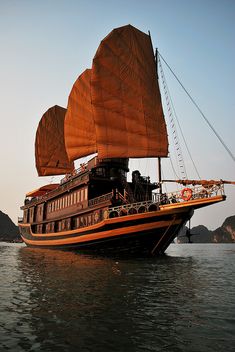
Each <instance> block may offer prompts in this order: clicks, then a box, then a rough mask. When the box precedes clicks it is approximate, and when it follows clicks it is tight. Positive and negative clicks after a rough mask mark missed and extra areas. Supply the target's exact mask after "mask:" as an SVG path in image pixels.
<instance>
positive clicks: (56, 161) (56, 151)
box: [35, 105, 74, 176]
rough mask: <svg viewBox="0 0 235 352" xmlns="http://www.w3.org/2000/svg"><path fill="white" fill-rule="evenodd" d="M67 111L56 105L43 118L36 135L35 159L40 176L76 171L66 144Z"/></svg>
mask: <svg viewBox="0 0 235 352" xmlns="http://www.w3.org/2000/svg"><path fill="white" fill-rule="evenodd" d="M65 113H66V109H64V108H62V107H60V106H58V105H55V106H53V107H51V108H50V109H48V110H47V112H46V113H45V114H44V115H43V116H42V118H41V120H40V122H39V125H38V128H37V133H36V140H35V158H36V168H37V171H38V175H39V176H48V175H61V174H65V173H71V172H72V171H73V169H74V164H73V162H70V161H69V159H68V156H67V152H66V149H65V144H64V118H65Z"/></svg>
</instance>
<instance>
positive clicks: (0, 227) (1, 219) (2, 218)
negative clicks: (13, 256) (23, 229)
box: [0, 210, 22, 242]
mask: <svg viewBox="0 0 235 352" xmlns="http://www.w3.org/2000/svg"><path fill="white" fill-rule="evenodd" d="M0 241H3V242H22V240H21V237H20V232H19V229H18V226H16V225H15V224H14V222H13V221H12V220H11V219H10V218H9V216H8V215H7V214H4V213H3V212H2V211H1V210H0Z"/></svg>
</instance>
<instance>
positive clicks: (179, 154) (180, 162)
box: [156, 51, 188, 179]
mask: <svg viewBox="0 0 235 352" xmlns="http://www.w3.org/2000/svg"><path fill="white" fill-rule="evenodd" d="M157 53H158V52H157V51H156V56H157V59H158V64H159V68H160V73H161V78H162V84H163V90H164V94H165V99H166V105H167V112H168V115H169V120H170V126H171V130H172V135H173V142H174V145H175V151H176V155H177V161H178V169H179V171H180V173H181V175H182V179H186V178H188V177H187V173H186V168H185V164H184V159H183V154H182V151H181V147H180V143H179V138H178V134H177V129H176V124H175V121H174V114H173V113H172V108H171V107H173V111H174V112H175V110H174V106H173V102H172V99H171V96H170V92H169V89H168V86H167V84H166V80H165V75H164V72H163V68H162V64H161V61H160V59H159V56H158V55H157ZM177 122H178V121H177ZM181 133H182V131H181Z"/></svg>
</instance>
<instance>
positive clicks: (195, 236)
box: [177, 215, 235, 243]
mask: <svg viewBox="0 0 235 352" xmlns="http://www.w3.org/2000/svg"><path fill="white" fill-rule="evenodd" d="M187 231H188V228H187V227H186V226H185V228H184V229H183V230H182V231H181V232H180V235H179V236H178V237H177V243H188V242H189V240H188V237H187V236H186V235H187ZM190 241H191V242H192V243H235V215H233V216H229V217H228V218H226V219H225V221H224V222H223V224H222V226H220V227H218V228H217V229H216V230H214V231H210V230H208V228H207V227H205V226H203V225H198V226H195V227H193V228H192V229H191V230H190Z"/></svg>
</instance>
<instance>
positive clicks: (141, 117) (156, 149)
mask: <svg viewBox="0 0 235 352" xmlns="http://www.w3.org/2000/svg"><path fill="white" fill-rule="evenodd" d="M91 98H92V106H93V114H94V121H95V129H96V138H97V147H98V156H99V158H120V157H121V158H125V157H132V158H135V157H166V156H167V155H168V138H167V130H166V124H165V120H164V116H163V110H162V103H161V97H160V91H159V86H158V82H157V75H156V66H155V60H154V53H153V49H152V43H151V39H150V36H148V35H147V34H145V33H143V32H141V31H139V30H138V29H136V28H134V27H132V26H131V25H127V26H124V27H120V28H117V29H114V30H113V31H112V32H111V33H110V34H109V35H108V36H107V37H106V38H105V39H104V40H103V41H102V42H101V43H100V46H99V48H98V50H97V52H96V55H95V57H94V60H93V65H92V76H91Z"/></svg>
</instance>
